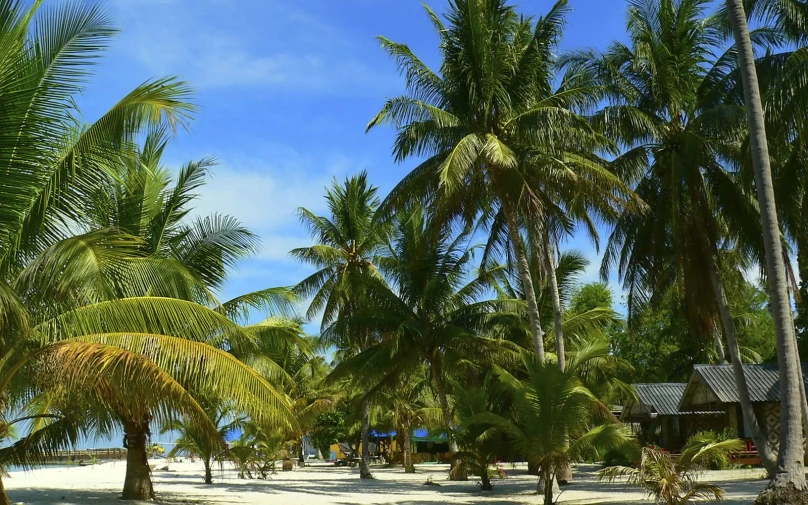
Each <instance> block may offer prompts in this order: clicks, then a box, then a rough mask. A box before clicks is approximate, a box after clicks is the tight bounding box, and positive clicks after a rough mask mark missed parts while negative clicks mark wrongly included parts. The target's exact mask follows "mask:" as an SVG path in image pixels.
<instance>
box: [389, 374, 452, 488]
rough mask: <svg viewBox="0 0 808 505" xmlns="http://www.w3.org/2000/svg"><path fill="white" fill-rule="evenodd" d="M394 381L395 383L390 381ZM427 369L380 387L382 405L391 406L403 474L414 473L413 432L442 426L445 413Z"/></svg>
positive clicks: (403, 376)
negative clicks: (433, 389) (433, 391)
mask: <svg viewBox="0 0 808 505" xmlns="http://www.w3.org/2000/svg"><path fill="white" fill-rule="evenodd" d="M391 382H392V383H391ZM429 386H430V384H429V380H428V376H427V374H426V370H424V369H421V370H419V371H418V372H416V373H412V374H406V375H402V376H400V377H398V378H397V379H396V380H395V381H388V383H387V384H386V385H385V386H384V388H382V389H380V390H378V391H379V396H380V397H381V398H380V400H379V402H378V403H379V404H380V405H384V406H385V407H386V408H389V409H390V415H391V417H392V424H393V426H394V427H395V430H396V432H397V434H398V436H399V438H398V439H399V441H400V450H401V454H402V456H403V457H402V461H401V464H402V466H403V467H404V473H415V465H414V464H413V462H412V431H413V430H414V429H416V428H427V429H432V428H437V427H439V426H442V425H443V417H442V416H443V412H442V410H441V408H440V406H439V405H438V402H437V401H436V399H435V396H434V394H433V393H432V390H431V389H430V387H429Z"/></svg>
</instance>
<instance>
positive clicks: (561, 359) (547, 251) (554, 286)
mask: <svg viewBox="0 0 808 505" xmlns="http://www.w3.org/2000/svg"><path fill="white" fill-rule="evenodd" d="M544 255H545V257H546V258H547V279H548V280H549V282H550V293H551V295H552V298H553V323H554V324H555V327H554V329H555V338H556V354H558V368H559V369H561V371H562V372H563V371H564V370H565V369H566V368H567V358H566V355H565V352H566V351H565V347H564V330H563V328H562V327H561V294H560V293H559V292H558V279H557V278H556V271H555V259H554V255H553V246H552V245H551V244H550V236H549V235H548V234H547V233H545V234H544Z"/></svg>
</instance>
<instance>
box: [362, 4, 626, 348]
mask: <svg viewBox="0 0 808 505" xmlns="http://www.w3.org/2000/svg"><path fill="white" fill-rule="evenodd" d="M567 10H568V8H567V1H566V0H560V1H558V2H557V3H556V4H555V5H554V6H553V7H552V8H551V9H550V11H549V12H548V14H547V15H546V16H544V17H541V18H539V19H536V20H534V19H532V18H526V17H520V16H519V15H518V14H517V12H516V10H515V9H514V7H513V6H510V5H507V4H506V2H505V0H457V1H454V2H452V3H451V4H450V9H449V12H448V14H447V15H446V19H447V21H448V23H447V24H444V23H443V22H442V21H441V20H440V19H439V18H438V16H437V15H436V14H435V13H434V12H433V11H432V10H430V9H429V8H427V13H428V15H429V17H430V19H431V21H432V23H433V24H434V26H435V28H436V30H437V32H438V35H439V37H440V41H441V45H440V51H441V56H442V63H441V68H440V72H435V71H433V70H431V69H429V68H428V67H427V66H426V65H425V64H424V63H423V62H422V61H421V60H419V59H418V58H417V57H416V56H415V55H414V54H413V53H412V51H411V50H410V49H409V48H408V47H407V46H406V45H403V44H398V43H395V42H392V41H390V40H388V39H385V38H380V41H381V43H382V47H383V48H384V49H385V50H386V51H387V52H388V53H390V55H391V56H392V57H393V58H394V59H395V60H396V62H397V63H398V66H399V69H400V70H401V72H402V74H404V76H405V78H406V85H407V92H408V93H407V94H406V95H404V96H401V97H397V98H392V99H390V100H388V101H387V103H386V104H385V105H384V107H383V108H382V110H381V111H380V112H379V113H378V114H377V115H376V116H375V117H374V118H373V119H372V120H371V122H370V124H369V125H368V129H370V128H373V127H376V126H378V125H381V124H385V123H391V124H392V125H393V126H394V127H395V128H396V129H397V131H398V136H397V137H396V141H395V144H394V147H393V153H394V156H395V158H396V160H397V161H403V160H405V159H407V158H409V157H411V156H424V157H426V158H427V159H426V161H424V162H423V163H422V164H421V165H419V166H418V168H416V169H415V170H414V171H413V172H411V173H410V174H409V175H408V176H407V177H405V179H404V180H403V181H402V182H401V183H400V184H399V185H398V186H397V187H396V188H394V189H393V191H392V192H391V194H390V196H388V198H387V200H386V202H385V204H384V210H385V212H387V211H388V210H392V209H393V208H401V207H403V206H406V204H407V202H412V201H420V202H422V204H423V205H424V206H425V207H426V208H430V209H433V210H434V212H435V213H436V214H437V215H439V216H442V217H441V220H445V219H450V218H452V217H455V216H459V217H462V218H464V219H465V220H466V221H467V222H470V221H472V220H474V219H475V218H476V215H477V213H478V212H479V211H481V210H486V211H488V210H487V209H489V208H495V213H497V212H499V211H501V214H502V219H503V227H504V228H503V229H505V230H507V233H508V236H509V238H510V247H511V248H512V252H513V255H514V258H515V263H516V265H517V268H518V272H519V275H520V281H521V283H522V289H523V290H524V292H525V293H526V294H527V296H526V300H527V304H528V314H529V321H530V328H531V335H532V338H533V346H534V350H535V354H536V357H537V359H539V360H541V361H543V360H544V340H543V336H544V332H543V330H542V327H541V324H540V315H539V311H538V307H537V305H536V302H535V299H536V297H535V293H534V284H533V279H532V277H531V273H530V267H529V263H528V259H527V257H526V256H525V254H524V248H523V240H522V237H521V234H520V232H519V223H520V221H523V220H524V221H525V222H530V223H534V224H540V225H542V226H543V225H545V223H547V222H550V221H549V220H550V219H552V216H554V215H555V216H558V215H561V214H563V212H561V209H560V208H559V206H560V205H563V204H565V203H570V202H572V201H574V200H575V195H579V194H580V188H582V187H587V188H589V189H593V188H597V187H602V188H608V189H606V190H605V191H603V192H601V193H600V194H601V195H605V193H610V190H611V189H612V188H615V187H619V186H620V183H619V180H618V179H617V178H616V177H615V176H614V175H613V174H611V173H610V172H609V171H608V170H606V169H605V168H603V167H604V164H603V163H601V162H600V160H598V159H597V157H596V156H595V154H593V153H595V152H596V151H597V150H598V149H601V148H608V147H609V142H608V141H606V140H605V139H604V138H603V137H602V136H600V135H598V134H597V133H596V132H595V131H594V130H593V129H592V128H591V127H590V126H589V125H588V123H587V122H586V120H585V119H584V118H583V117H581V116H579V115H578V114H576V112H575V111H577V110H581V109H586V108H587V107H590V106H592V105H594V104H595V103H597V101H598V90H597V87H596V86H594V84H593V83H592V81H591V79H589V76H588V74H586V73H568V74H565V75H563V77H562V78H561V84H560V86H559V87H557V88H555V87H554V86H553V84H554V82H555V80H556V74H555V72H554V67H555V62H554V57H553V51H554V50H555V48H556V44H557V42H558V39H559V38H560V35H561V27H562V25H563V23H564V15H565V13H566V12H567ZM589 193H591V195H594V194H596V192H595V191H589ZM591 195H590V196H591ZM613 195H614V193H611V194H610V196H609V197H605V196H602V198H603V199H605V200H608V199H609V198H612V197H613ZM581 201H582V199H578V200H577V202H581ZM573 214H574V213H573ZM546 232H547V230H541V233H546Z"/></svg>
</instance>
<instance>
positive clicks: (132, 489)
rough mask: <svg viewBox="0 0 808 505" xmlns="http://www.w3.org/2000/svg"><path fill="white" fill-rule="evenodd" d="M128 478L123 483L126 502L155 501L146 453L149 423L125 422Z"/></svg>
mask: <svg viewBox="0 0 808 505" xmlns="http://www.w3.org/2000/svg"><path fill="white" fill-rule="evenodd" d="M123 427H124V436H125V439H126V477H125V478H124V483H123V494H122V496H121V498H123V499H124V500H151V499H154V488H153V487H152V481H151V469H150V468H149V459H148V455H147V453H146V440H147V438H148V433H149V422H148V421H125V422H124V425H123Z"/></svg>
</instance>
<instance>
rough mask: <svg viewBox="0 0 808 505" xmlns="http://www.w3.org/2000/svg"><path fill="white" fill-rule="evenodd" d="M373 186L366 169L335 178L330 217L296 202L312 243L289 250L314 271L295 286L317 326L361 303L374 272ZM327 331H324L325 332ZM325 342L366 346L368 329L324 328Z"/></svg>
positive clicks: (351, 349) (381, 234)
mask: <svg viewBox="0 0 808 505" xmlns="http://www.w3.org/2000/svg"><path fill="white" fill-rule="evenodd" d="M376 193H377V189H376V188H375V187H374V186H371V185H369V184H368V182H367V174H366V173H365V172H362V173H361V174H359V175H358V176H354V177H351V178H349V179H346V180H345V182H344V184H342V185H340V184H337V183H336V182H335V183H334V184H333V186H332V187H331V188H330V189H328V191H327V193H326V201H327V202H328V208H329V211H330V213H331V216H330V217H325V216H317V215H315V214H313V213H312V212H310V211H308V210H306V209H304V208H301V209H300V211H299V212H300V219H301V221H303V223H304V224H306V226H308V227H309V230H310V232H311V234H312V236H313V238H314V239H315V240H316V241H317V244H315V245H313V246H311V247H305V248H300V249H295V250H293V251H292V252H291V254H292V256H293V257H295V258H297V259H298V260H300V261H302V262H304V263H308V264H310V265H312V266H314V267H315V268H317V271H316V272H315V273H314V274H312V275H310V276H309V277H307V278H306V279H304V280H303V281H301V282H300V283H299V284H298V285H297V286H296V287H295V292H296V293H298V294H299V295H301V296H303V297H309V296H310V297H311V303H310V305H309V309H308V312H307V317H308V318H309V319H313V318H314V317H316V316H317V315H318V314H319V313H320V312H321V311H322V323H321V325H322V328H323V329H325V328H328V327H329V326H330V325H332V323H334V322H338V321H340V320H342V319H344V318H347V317H350V315H351V314H352V313H354V312H356V311H357V310H360V309H361V308H362V307H363V306H364V305H365V304H366V299H365V298H364V294H363V292H362V286H363V285H364V284H365V279H366V278H374V277H379V272H378V270H377V267H376V265H375V264H374V263H373V259H374V255H375V252H376V250H377V249H378V247H379V246H380V244H382V243H383V241H384V239H385V226H383V225H379V224H378V223H377V222H376V221H375V220H374V219H375V214H376V210H377V208H378V206H379V200H378V197H377V196H376ZM324 333H326V332H324ZM328 335H329V336H330V338H331V340H330V342H329V343H330V344H331V345H333V346H334V347H336V348H337V349H339V350H340V351H341V352H342V353H343V354H345V355H348V356H350V355H352V354H356V353H359V352H362V351H364V350H366V349H368V348H369V347H370V346H371V345H372V343H373V333H372V332H367V331H350V330H349V331H340V332H329V333H328ZM368 402H369V398H367V397H365V399H364V400H363V401H362V406H361V409H362V415H361V418H362V447H364V450H363V451H362V464H361V469H360V477H361V478H363V479H368V478H371V477H372V476H371V473H370V469H369V467H368V463H369V454H368V451H367V447H368V443H369V438H368V429H369V415H370V404H369V403H368Z"/></svg>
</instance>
